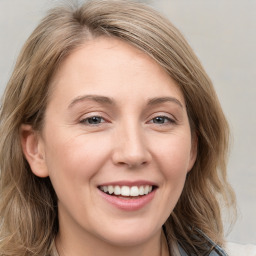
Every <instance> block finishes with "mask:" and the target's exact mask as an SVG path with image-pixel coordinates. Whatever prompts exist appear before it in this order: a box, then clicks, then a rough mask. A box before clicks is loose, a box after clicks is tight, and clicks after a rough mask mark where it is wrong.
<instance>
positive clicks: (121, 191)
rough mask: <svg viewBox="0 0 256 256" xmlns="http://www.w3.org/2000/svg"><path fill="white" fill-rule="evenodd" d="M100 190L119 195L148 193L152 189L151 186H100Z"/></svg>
mask: <svg viewBox="0 0 256 256" xmlns="http://www.w3.org/2000/svg"><path fill="white" fill-rule="evenodd" d="M100 190H102V191H104V192H105V193H108V194H110V195H111V194H114V195H117V196H118V195H121V196H143V195H147V194H149V193H150V192H151V191H152V190H153V186H151V185H145V186H139V187H138V186H132V187H129V186H111V185H110V186H100Z"/></svg>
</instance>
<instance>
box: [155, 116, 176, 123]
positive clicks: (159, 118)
mask: <svg viewBox="0 0 256 256" xmlns="http://www.w3.org/2000/svg"><path fill="white" fill-rule="evenodd" d="M152 122H153V123H154V124H166V123H174V121H173V120H172V119H171V118H169V117H166V116H157V117H155V118H153V119H152Z"/></svg>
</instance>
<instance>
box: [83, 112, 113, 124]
mask: <svg viewBox="0 0 256 256" xmlns="http://www.w3.org/2000/svg"><path fill="white" fill-rule="evenodd" d="M93 117H99V118H101V119H102V120H104V122H100V123H99V124H89V123H87V125H88V126H97V125H100V124H104V123H109V122H110V118H107V117H106V114H104V113H102V112H97V111H95V112H90V113H87V114H84V115H83V116H82V117H81V118H79V123H81V124H83V125H85V124H86V121H87V120H88V119H90V118H93Z"/></svg>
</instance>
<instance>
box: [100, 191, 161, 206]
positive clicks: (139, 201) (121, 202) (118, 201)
mask: <svg viewBox="0 0 256 256" xmlns="http://www.w3.org/2000/svg"><path fill="white" fill-rule="evenodd" d="M99 192H100V194H101V196H102V197H103V198H104V199H105V200H106V201H107V202H109V203H110V204H112V205H114V206H115V207H117V208H118V209H121V210H125V211H137V210H139V209H141V208H143V207H145V206H146V205H148V204H149V203H150V202H151V200H152V199H153V198H154V196H155V193H156V189H154V190H153V191H152V192H150V193H149V194H147V195H144V196H141V197H139V198H136V199H135V198H134V199H123V198H119V197H118V196H111V195H108V194H106V193H104V192H102V191H101V190H99Z"/></svg>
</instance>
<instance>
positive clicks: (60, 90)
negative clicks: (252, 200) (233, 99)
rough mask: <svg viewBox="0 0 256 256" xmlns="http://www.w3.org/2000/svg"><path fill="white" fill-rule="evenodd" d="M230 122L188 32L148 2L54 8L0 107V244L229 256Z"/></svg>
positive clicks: (29, 250)
mask: <svg viewBox="0 0 256 256" xmlns="http://www.w3.org/2000/svg"><path fill="white" fill-rule="evenodd" d="M228 136H229V130H228V124H227V122H226V119H225V117H224V114H223V112H222V109H221V107H220V104H219V102H218V99H217V96H216V94H215V91H214V89H213V86H212V83H211V81H210V79H209V78H208V76H207V74H206V73H205V71H204V70H203V68H202V66H201V64H200V63H199V61H198V59H197V58H196V56H195V55H194V53H193V51H192V50H191V48H190V47H189V45H188V44H187V42H186V41H185V40H184V38H183V36H182V35H181V34H180V32H179V31H178V30H177V29H176V28H175V27H174V26H173V25H172V24H171V23H170V22H169V21H167V20H166V19H165V18H163V17H162V16H161V15H159V14H158V13H157V12H155V11H154V10H152V9H150V8H149V7H147V6H145V5H143V4H140V3H134V2H129V1H119V0H118V1H112V0H110V1H101V0H100V1H89V2H87V3H85V4H83V5H81V6H80V7H74V6H73V7H72V6H66V7H58V8H55V9H53V10H51V11H50V12H49V14H48V15H47V16H46V17H45V18H44V19H43V21H42V22H41V23H40V24H39V26H38V27H37V28H36V29H35V31H34V32H33V33H32V35H31V36H30V37H29V39H28V41H27V42H26V44H25V46H24V48H23V50H22V52H21V55H20V57H19V59H18V61H17V64H16V67H15V69H14V72H13V74H12V77H11V79H10V81H9V83H8V85H7V89H6V91H5V94H4V97H3V100H2V110H1V136H0V138H1V139H0V140H1V146H0V148H1V159H0V163H1V204H0V217H1V237H0V254H1V255H59V256H65V255H66V256H67V255H112V256H113V255H120V254H122V255H142V256H143V255H152V256H153V255H211V256H212V255H226V253H225V252H224V250H223V249H222V248H221V247H222V246H224V245H225V244H224V237H223V225H222V221H221V209H220V208H221V204H222V203H225V204H226V205H227V206H228V207H231V206H232V204H234V201H235V199H234V195H233V192H232V189H231V188H230V186H229V184H228V183H227V180H226V155H227V147H228Z"/></svg>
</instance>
